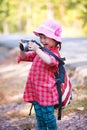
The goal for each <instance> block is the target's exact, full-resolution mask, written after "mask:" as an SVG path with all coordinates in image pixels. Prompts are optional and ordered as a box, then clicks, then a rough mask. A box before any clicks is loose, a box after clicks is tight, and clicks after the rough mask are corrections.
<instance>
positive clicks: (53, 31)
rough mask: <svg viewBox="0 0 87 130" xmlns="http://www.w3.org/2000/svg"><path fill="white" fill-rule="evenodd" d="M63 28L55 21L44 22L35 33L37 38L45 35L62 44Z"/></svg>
mask: <svg viewBox="0 0 87 130" xmlns="http://www.w3.org/2000/svg"><path fill="white" fill-rule="evenodd" d="M61 32H62V28H61V26H60V25H59V24H58V23H57V22H56V21H54V20H46V21H44V22H43V23H42V24H41V25H40V26H39V27H38V28H37V29H36V30H35V31H33V33H34V34H35V35H36V36H39V34H44V35H45V36H47V37H49V38H52V39H54V40H56V41H58V42H60V43H61Z"/></svg>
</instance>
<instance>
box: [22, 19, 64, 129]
mask: <svg viewBox="0 0 87 130" xmlns="http://www.w3.org/2000/svg"><path fill="white" fill-rule="evenodd" d="M61 31H62V29H61V26H60V25H59V24H58V23H57V22H56V21H54V20H46V21H44V22H43V23H42V24H41V25H40V26H39V27H38V28H37V29H36V30H35V31H34V34H35V35H36V36H39V38H40V42H41V43H42V45H43V46H44V47H46V48H48V49H49V50H51V51H52V52H53V53H55V54H56V55H57V56H58V57H60V54H59V50H60V49H61ZM28 48H29V50H33V52H24V51H21V50H20V61H32V66H31V69H30V71H29V74H28V77H27V82H26V86H25V92H24V96H23V99H24V101H25V102H32V103H33V105H34V109H35V113H36V119H37V126H38V130H57V124H56V118H55V116H54V105H55V104H58V99H59V97H58V92H57V87H56V82H55V77H54V72H55V71H56V70H58V68H57V67H58V61H57V60H56V59H55V58H54V57H53V56H51V55H49V54H48V53H47V52H45V51H43V50H41V49H40V48H39V46H38V45H37V44H36V43H32V42H31V43H29V45H28Z"/></svg>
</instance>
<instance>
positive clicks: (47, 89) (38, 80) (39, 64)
mask: <svg viewBox="0 0 87 130" xmlns="http://www.w3.org/2000/svg"><path fill="white" fill-rule="evenodd" d="M50 50H51V51H53V52H54V53H55V54H56V55H57V56H59V57H60V54H59V52H58V48H57V47H55V48H51V49H50ZM50 58H51V63H50V64H49V65H48V64H46V63H44V61H43V60H42V59H41V58H40V57H39V56H38V55H36V53H35V52H32V53H27V54H26V58H25V61H33V62H32V66H31V69H30V71H29V75H28V77H27V82H26V86H25V91H24V96H23V99H24V101H25V102H33V101H36V102H38V103H39V104H40V105H43V106H50V105H55V104H57V103H58V92H57V88H56V83H55V77H54V72H55V71H56V70H57V71H58V68H57V67H58V61H57V60H56V59H55V58H54V57H53V56H50Z"/></svg>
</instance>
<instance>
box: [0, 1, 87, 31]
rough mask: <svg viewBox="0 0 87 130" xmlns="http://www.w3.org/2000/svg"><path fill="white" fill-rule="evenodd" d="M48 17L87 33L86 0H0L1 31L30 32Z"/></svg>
mask: <svg viewBox="0 0 87 130" xmlns="http://www.w3.org/2000/svg"><path fill="white" fill-rule="evenodd" d="M48 17H49V18H51V17H54V18H55V19H56V20H57V21H60V22H61V23H62V24H63V25H64V26H73V27H77V28H82V27H83V29H84V31H85V32H86V33H87V30H86V28H87V22H86V21H87V2H86V0H83V1H82V0H62V1H61V0H58V1H57V0H45V1H43V0H37V1H35V0H21V1H20V0H15V1H14V0H9V1H8V0H0V32H1V33H9V32H10V33H13V32H21V33H25V32H26V33H29V32H32V30H33V29H34V28H35V27H37V26H38V25H39V24H40V23H41V22H42V21H43V20H44V19H46V18H48Z"/></svg>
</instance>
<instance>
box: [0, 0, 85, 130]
mask: <svg viewBox="0 0 87 130" xmlns="http://www.w3.org/2000/svg"><path fill="white" fill-rule="evenodd" d="M47 18H49V19H55V20H56V21H58V22H59V23H60V24H61V26H62V49H61V52H60V53H61V56H62V57H65V58H66V61H65V63H66V64H65V67H66V69H67V72H68V74H69V77H70V80H71V82H72V85H73V100H72V102H71V104H70V105H69V107H67V108H66V109H64V110H63V117H62V121H61V122H59V128H60V129H61V130H70V129H72V130H77V129H79V130H83V129H84V130H87V120H86V119H87V0H62V1H61V0H44V1H43V0H37V1H35V0H0V68H1V69H0V130H16V129H18V130H28V129H32V130H34V129H35V125H36V123H35V115H34V110H33V111H32V115H31V117H30V118H27V117H28V112H29V109H30V104H29V103H24V102H23V100H22V96H23V92H24V86H25V82H26V79H27V74H28V71H29V68H30V67H31V63H30V62H21V63H20V64H18V63H17V56H18V55H19V48H18V41H19V40H20V39H35V40H38V41H39V39H38V38H37V37H35V36H34V35H33V33H32V32H33V30H34V29H36V28H37V27H38V26H39V25H40V24H41V22H43V21H44V20H45V19H47ZM55 115H57V114H56V111H55ZM76 122H77V123H76ZM70 124H71V125H70Z"/></svg>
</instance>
